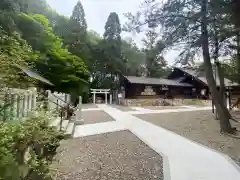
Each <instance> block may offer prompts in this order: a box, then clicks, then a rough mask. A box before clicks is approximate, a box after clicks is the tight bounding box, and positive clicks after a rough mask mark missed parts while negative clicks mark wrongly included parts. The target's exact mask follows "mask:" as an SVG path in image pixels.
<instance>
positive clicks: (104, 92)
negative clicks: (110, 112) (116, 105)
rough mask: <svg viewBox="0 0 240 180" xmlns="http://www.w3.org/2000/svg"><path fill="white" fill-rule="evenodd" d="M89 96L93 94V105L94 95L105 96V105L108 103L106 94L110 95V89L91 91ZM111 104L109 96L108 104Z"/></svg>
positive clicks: (94, 102)
mask: <svg viewBox="0 0 240 180" xmlns="http://www.w3.org/2000/svg"><path fill="white" fill-rule="evenodd" d="M91 94H93V104H96V94H105V103H106V104H107V103H108V94H110V89H91ZM111 102H112V95H111V94H110V104H111Z"/></svg>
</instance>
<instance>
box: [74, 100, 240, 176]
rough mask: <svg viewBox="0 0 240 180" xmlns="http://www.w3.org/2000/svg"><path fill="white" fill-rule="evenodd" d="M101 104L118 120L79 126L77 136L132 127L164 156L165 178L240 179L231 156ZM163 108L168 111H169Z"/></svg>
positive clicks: (133, 131) (237, 168) (101, 107)
mask: <svg viewBox="0 0 240 180" xmlns="http://www.w3.org/2000/svg"><path fill="white" fill-rule="evenodd" d="M98 107H99V108H100V109H102V110H104V111H105V112H106V113H108V114H109V115H110V116H112V117H113V118H114V119H115V120H116V121H115V122H107V123H101V124H100V123H99V124H96V125H83V126H82V127H77V129H76V133H75V137H78V136H85V135H93V134H100V133H104V132H112V131H118V130H123V129H129V130H130V131H131V132H132V133H134V134H135V135H136V136H138V137H139V138H140V139H141V140H142V141H144V142H145V143H146V144H148V145H149V146H150V147H151V148H152V149H154V150H155V151H156V152H158V153H159V154H161V155H162V156H163V157H164V179H165V180H168V179H171V180H226V179H227V180H235V179H240V169H239V167H238V166H237V165H236V164H235V163H234V162H233V161H232V160H231V159H230V158H228V156H226V155H223V154H221V153H218V152H215V151H214V150H211V149H209V148H206V147H203V146H202V145H199V144H197V143H195V142H192V141H190V140H188V139H185V138H183V137H181V136H179V135H177V134H174V133H172V132H170V131H168V130H165V129H163V128H161V127H158V126H155V125H153V124H151V123H148V122H145V121H143V120H141V119H139V118H137V117H134V116H132V115H131V114H129V113H128V112H122V111H120V110H118V109H115V108H112V107H110V106H107V105H98ZM191 109H192V111H193V109H194V108H189V109H188V110H191ZM171 110H172V109H171ZM195 110H198V108H195ZM159 111H161V112H162V113H164V112H168V111H169V110H159ZM178 111H183V109H175V110H174V112H178ZM140 112H141V111H140ZM142 112H144V111H142Z"/></svg>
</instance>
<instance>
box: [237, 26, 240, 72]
mask: <svg viewBox="0 0 240 180" xmlns="http://www.w3.org/2000/svg"><path fill="white" fill-rule="evenodd" d="M236 41H237V74H238V76H239V75H240V33H239V32H238V31H237V32H236Z"/></svg>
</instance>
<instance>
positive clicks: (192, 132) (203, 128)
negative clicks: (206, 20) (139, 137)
mask: <svg viewBox="0 0 240 180" xmlns="http://www.w3.org/2000/svg"><path fill="white" fill-rule="evenodd" d="M136 116H137V117H138V118H140V119H143V120H145V121H148V122H150V123H153V124H155V125H157V126H161V127H163V128H166V129H168V130H170V131H172V132H175V133H177V134H179V135H181V136H183V137H186V138H188V139H190V140H193V141H196V142H198V143H201V144H203V145H205V146H208V147H210V148H212V149H215V150H217V151H220V152H222V153H225V154H227V155H229V156H230V157H232V158H233V159H234V160H237V161H240V139H236V138H232V137H229V136H226V135H223V134H221V133H220V125H219V121H217V120H215V119H214V115H213V114H212V113H211V111H195V112H177V113H167V114H165V113H164V114H160V113H159V114H143V115H136ZM234 116H235V117H237V113H234ZM238 120H240V114H239V118H238Z"/></svg>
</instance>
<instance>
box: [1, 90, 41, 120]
mask: <svg viewBox="0 0 240 180" xmlns="http://www.w3.org/2000/svg"><path fill="white" fill-rule="evenodd" d="M0 94H1V95H0V105H1V118H2V120H7V119H9V118H10V119H16V118H18V119H19V118H22V117H25V116H27V115H28V114H29V112H31V111H33V110H35V109H36V106H37V90H36V88H31V89H28V90H25V89H13V88H5V89H2V90H1V91H0Z"/></svg>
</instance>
